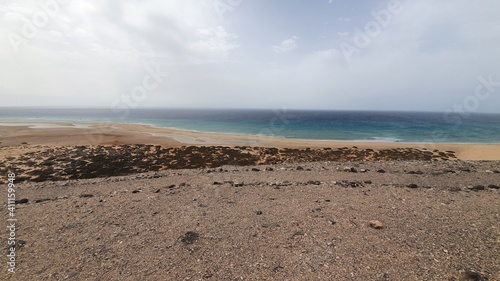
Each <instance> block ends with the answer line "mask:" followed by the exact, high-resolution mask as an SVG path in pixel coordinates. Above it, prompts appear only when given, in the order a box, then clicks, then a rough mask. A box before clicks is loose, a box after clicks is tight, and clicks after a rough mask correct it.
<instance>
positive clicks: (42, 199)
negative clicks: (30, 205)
mask: <svg viewBox="0 0 500 281" xmlns="http://www.w3.org/2000/svg"><path fill="white" fill-rule="evenodd" d="M50 200H51V199H50V198H41V199H37V200H35V203H42V202H45V201H50Z"/></svg>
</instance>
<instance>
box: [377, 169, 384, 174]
mask: <svg viewBox="0 0 500 281" xmlns="http://www.w3.org/2000/svg"><path fill="white" fill-rule="evenodd" d="M377 173H381V174H383V173H385V170H384V169H380V170H377Z"/></svg>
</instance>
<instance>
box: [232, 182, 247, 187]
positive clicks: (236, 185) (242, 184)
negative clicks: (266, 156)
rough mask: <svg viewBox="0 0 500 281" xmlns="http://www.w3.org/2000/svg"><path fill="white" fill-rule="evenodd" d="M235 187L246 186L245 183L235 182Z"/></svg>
mask: <svg viewBox="0 0 500 281" xmlns="http://www.w3.org/2000/svg"><path fill="white" fill-rule="evenodd" d="M232 185H233V187H241V186H245V182H234V183H232Z"/></svg>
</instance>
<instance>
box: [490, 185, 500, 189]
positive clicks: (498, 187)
mask: <svg viewBox="0 0 500 281" xmlns="http://www.w3.org/2000/svg"><path fill="white" fill-rule="evenodd" d="M488 188H489V189H500V186H498V185H494V184H490V185H488Z"/></svg>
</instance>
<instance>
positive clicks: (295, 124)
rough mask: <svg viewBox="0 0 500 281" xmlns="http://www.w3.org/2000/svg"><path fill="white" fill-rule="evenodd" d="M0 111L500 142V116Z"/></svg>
mask: <svg viewBox="0 0 500 281" xmlns="http://www.w3.org/2000/svg"><path fill="white" fill-rule="evenodd" d="M122 113H123V111H122V112H120V113H115V112H113V111H112V110H110V109H104V108H101V109H95V108H94V109H82V108H80V109H64V108H57V109H55V108H0V122H6V121H13V120H15V121H18V122H42V121H70V122H81V123H84V122H112V123H138V124H149V125H153V126H156V127H165V128H177V129H184V130H193V131H200V132H217V133H238V134H248V135H265V136H275V137H283V138H290V139H314V140H357V141H391V142H450V143H500V114H471V115H469V116H462V115H459V114H458V113H448V114H443V113H429V112H368V111H300V110H202V109H161V108H155V109H136V110H130V111H129V112H128V114H126V115H123V114H122Z"/></svg>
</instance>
